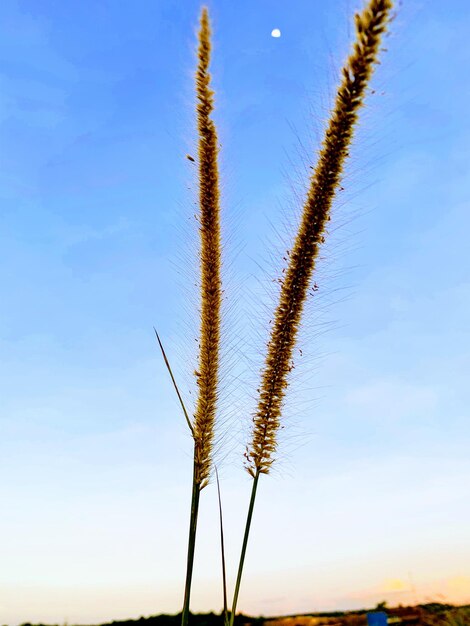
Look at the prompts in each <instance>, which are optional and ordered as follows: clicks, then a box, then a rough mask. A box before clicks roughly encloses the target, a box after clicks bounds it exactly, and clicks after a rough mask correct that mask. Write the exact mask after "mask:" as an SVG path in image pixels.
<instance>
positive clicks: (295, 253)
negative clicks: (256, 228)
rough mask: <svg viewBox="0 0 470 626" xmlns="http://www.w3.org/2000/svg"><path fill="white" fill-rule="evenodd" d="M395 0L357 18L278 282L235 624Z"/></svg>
mask: <svg viewBox="0 0 470 626" xmlns="http://www.w3.org/2000/svg"><path fill="white" fill-rule="evenodd" d="M391 9H392V0H369V2H368V3H367V5H366V7H365V8H364V9H363V11H362V12H361V13H358V14H356V16H355V26H356V40H355V42H354V44H353V48H352V51H351V53H350V55H349V57H348V58H347V60H346V63H345V65H344V67H343V69H342V80H341V83H340V85H339V88H338V91H337V94H336V100H335V105H334V108H333V111H332V113H331V116H330V119H329V122H328V126H327V130H326V134H325V137H324V139H323V143H322V145H321V148H320V151H319V155H318V160H317V164H316V166H315V168H314V170H313V172H312V175H311V178H310V186H309V191H308V194H307V199H306V201H305V205H304V208H303V213H302V217H301V223H300V226H299V230H298V232H297V235H296V238H295V241H294V244H293V247H292V250H291V251H290V254H289V264H288V266H287V268H286V272H285V274H284V279H283V281H282V284H281V291H280V297H279V303H278V305H277V308H276V311H275V315H274V318H273V328H272V331H271V335H270V338H269V342H268V349H267V354H266V360H265V364H264V368H263V371H262V375H261V385H260V395H259V400H258V406H257V409H256V413H255V415H254V417H253V429H252V442H251V445H250V447H249V448H248V449H247V452H246V455H245V456H246V459H247V463H246V469H247V470H248V472H249V473H250V475H251V476H252V478H253V485H252V492H251V498H250V505H249V509H248V515H247V520H246V525H245V533H244V537H243V544H242V550H241V555H240V562H239V567H238V574H237V580H236V584H235V591H234V596H233V602H232V609H231V615H230V626H233V623H234V619H235V612H236V608H237V601H238V595H239V592H240V584H241V578H242V573H243V565H244V561H245V554H246V548H247V543H248V537H249V533H250V527H251V521H252V516H253V508H254V504H255V499H256V491H257V487H258V480H259V477H260V475H261V474H268V473H269V470H270V468H271V465H272V463H273V461H274V458H273V454H274V453H275V451H276V447H277V445H276V436H277V431H278V428H279V426H280V417H281V409H282V403H283V399H284V395H285V391H286V388H287V384H288V374H289V372H290V371H291V369H292V355H293V350H294V345H295V342H296V337H297V332H298V329H299V325H300V321H301V316H302V310H303V307H304V304H305V301H306V298H307V293H308V289H309V285H310V282H311V278H312V274H313V271H314V269H315V263H316V260H317V257H318V253H319V249H320V246H321V244H322V243H323V241H324V233H325V229H326V225H327V222H328V221H329V219H330V209H331V205H332V202H333V198H334V195H335V192H336V189H337V187H338V185H339V182H340V178H341V174H342V171H343V167H344V163H345V161H346V158H347V157H348V154H349V152H348V150H349V146H350V143H351V140H352V137H353V132H354V127H355V125H356V122H357V120H358V112H359V109H360V107H361V106H362V104H363V101H364V97H365V93H366V88H367V85H368V83H369V80H370V78H371V76H372V72H373V68H374V65H375V64H376V63H377V62H378V55H379V46H380V42H381V39H382V35H383V33H384V31H385V30H386V27H387V23H388V20H389V18H390V12H391Z"/></svg>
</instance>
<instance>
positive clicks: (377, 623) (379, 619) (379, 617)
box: [367, 611, 387, 626]
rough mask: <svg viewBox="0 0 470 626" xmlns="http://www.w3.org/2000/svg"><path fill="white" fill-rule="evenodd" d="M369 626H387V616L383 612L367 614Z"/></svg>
mask: <svg viewBox="0 0 470 626" xmlns="http://www.w3.org/2000/svg"><path fill="white" fill-rule="evenodd" d="M367 626H387V614H386V613H384V612H383V611H373V612H372V613H367Z"/></svg>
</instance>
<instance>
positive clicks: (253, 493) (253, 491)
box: [229, 472, 260, 626]
mask: <svg viewBox="0 0 470 626" xmlns="http://www.w3.org/2000/svg"><path fill="white" fill-rule="evenodd" d="M259 475H260V474H259V472H256V474H255V476H254V478H253V485H252V488H251V497H250V505H249V507H248V515H247V516H246V524H245V534H244V535H243V544H242V551H241V554H240V562H239V564H238V573H237V582H236V583H235V591H234V593H233V602H232V611H231V613H230V622H229V626H233V622H234V621H235V612H236V610H237V602H238V594H239V593H240V584H241V581H242V574H243V565H244V564H245V554H246V547H247V545H248V537H249V535H250V528H251V519H252V517H253V508H254V506H255V499H256V489H257V487H258V479H259Z"/></svg>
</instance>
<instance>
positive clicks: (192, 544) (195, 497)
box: [181, 462, 201, 626]
mask: <svg viewBox="0 0 470 626" xmlns="http://www.w3.org/2000/svg"><path fill="white" fill-rule="evenodd" d="M196 472H197V469H196V462H194V473H193V491H192V495H191V515H190V519H189V538H188V559H187V567H186V583H185V587H184V602H183V612H182V614H181V624H182V625H183V626H185V625H186V624H187V623H188V619H189V601H190V597H191V582H192V578H193V564H194V551H195V548H196V530H197V518H198V512H199V496H200V494H201V490H200V486H199V484H198V483H197V482H196Z"/></svg>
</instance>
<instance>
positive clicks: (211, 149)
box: [193, 7, 222, 489]
mask: <svg viewBox="0 0 470 626" xmlns="http://www.w3.org/2000/svg"><path fill="white" fill-rule="evenodd" d="M210 35H211V30H210V24H209V14H208V11H207V8H206V7H204V8H203V9H202V14H201V25H200V30H199V34H198V42H199V45H198V53H197V55H198V67H197V70H196V94H197V126H198V134H199V146H198V161H199V162H198V177H199V206H200V213H199V216H198V218H199V224H200V228H199V232H200V237H201V253H200V263H201V328H200V341H199V346H200V348H199V358H198V371H197V373H196V381H197V386H198V398H197V402H196V410H195V414H194V424H193V426H194V434H193V437H194V467H195V480H196V482H197V484H198V485H199V487H200V489H203V488H204V487H205V486H206V484H207V482H208V480H209V474H210V469H211V453H212V444H213V438H214V422H215V415H216V403H217V387H218V369H219V344H220V308H221V301H222V291H221V276H220V274H221V237H220V206H219V204H220V203H219V174H218V167H217V155H218V142H217V132H216V128H215V124H214V122H213V121H212V120H211V118H210V114H211V112H212V110H213V108H214V104H213V101H214V100H213V96H214V92H213V91H212V90H211V89H210V80H211V76H210V74H209V72H208V67H209V62H210V52H211V42H210Z"/></svg>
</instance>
